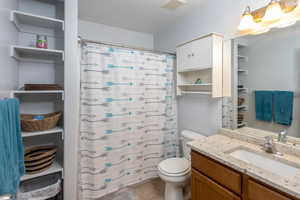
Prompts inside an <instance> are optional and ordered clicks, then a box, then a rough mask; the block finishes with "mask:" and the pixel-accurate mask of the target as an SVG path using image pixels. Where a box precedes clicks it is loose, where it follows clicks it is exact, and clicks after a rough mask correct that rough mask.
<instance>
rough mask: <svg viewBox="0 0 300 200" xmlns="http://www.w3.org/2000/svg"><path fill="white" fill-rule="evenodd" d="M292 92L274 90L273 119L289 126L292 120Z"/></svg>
mask: <svg viewBox="0 0 300 200" xmlns="http://www.w3.org/2000/svg"><path fill="white" fill-rule="evenodd" d="M293 104H294V93H293V92H289V91H274V121H275V122H276V123H278V124H282V125H286V126H290V125H291V124H292V121H293Z"/></svg>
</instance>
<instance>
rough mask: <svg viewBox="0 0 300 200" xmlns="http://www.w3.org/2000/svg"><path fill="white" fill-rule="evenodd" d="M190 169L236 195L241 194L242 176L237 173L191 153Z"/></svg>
mask: <svg viewBox="0 0 300 200" xmlns="http://www.w3.org/2000/svg"><path fill="white" fill-rule="evenodd" d="M191 156H192V167H193V168H194V169H196V170H198V171H200V172H201V173H202V174H204V175H206V176H208V177H210V178H211V179H213V180H214V181H216V182H218V183H219V184H220V185H223V186H225V187H226V188H228V189H229V190H231V191H233V192H234V193H236V194H241V193H242V176H241V174H239V173H238V172H235V171H234V170H232V169H230V168H228V167H226V166H223V165H221V164H219V163H218V162H216V161H214V160H212V159H210V158H207V157H206V156H203V155H201V154H199V153H196V152H194V151H192V153H191Z"/></svg>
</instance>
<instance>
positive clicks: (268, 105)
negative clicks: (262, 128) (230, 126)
mask: <svg viewBox="0 0 300 200" xmlns="http://www.w3.org/2000/svg"><path fill="white" fill-rule="evenodd" d="M255 113H256V119H257V120H262V121H267V122H271V121H272V119H273V91H255Z"/></svg>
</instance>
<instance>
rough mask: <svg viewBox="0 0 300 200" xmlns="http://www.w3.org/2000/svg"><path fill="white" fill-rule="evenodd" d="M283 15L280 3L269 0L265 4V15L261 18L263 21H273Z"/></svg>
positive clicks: (275, 0)
mask: <svg viewBox="0 0 300 200" xmlns="http://www.w3.org/2000/svg"><path fill="white" fill-rule="evenodd" d="M283 17H284V12H283V11H282V9H281V6H280V3H279V2H278V1H277V0H271V2H270V3H269V5H268V6H267V9H266V12H265V15H264V16H263V18H262V22H263V23H274V22H277V21H279V20H280V19H282V18H283Z"/></svg>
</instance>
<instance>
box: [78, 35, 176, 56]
mask: <svg viewBox="0 0 300 200" xmlns="http://www.w3.org/2000/svg"><path fill="white" fill-rule="evenodd" d="M78 42H79V43H95V44H102V45H106V46H114V47H119V48H124V49H134V50H139V51H148V52H153V53H158V54H170V55H176V53H174V52H167V51H157V50H153V49H146V48H140V47H133V46H127V45H122V44H113V43H108V42H101V41H95V40H87V39H83V38H81V37H79V39H78Z"/></svg>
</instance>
